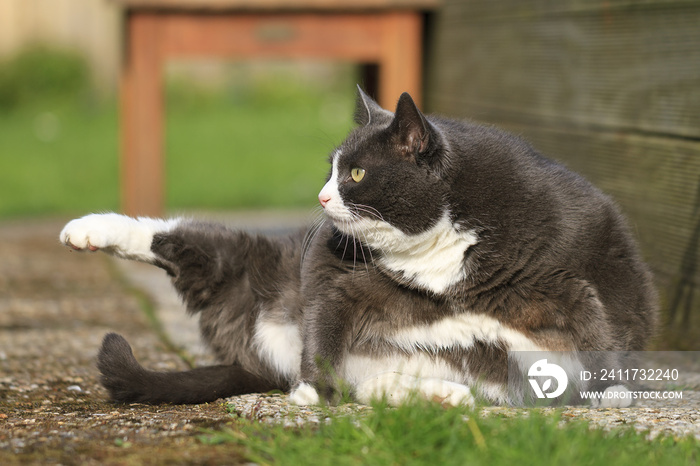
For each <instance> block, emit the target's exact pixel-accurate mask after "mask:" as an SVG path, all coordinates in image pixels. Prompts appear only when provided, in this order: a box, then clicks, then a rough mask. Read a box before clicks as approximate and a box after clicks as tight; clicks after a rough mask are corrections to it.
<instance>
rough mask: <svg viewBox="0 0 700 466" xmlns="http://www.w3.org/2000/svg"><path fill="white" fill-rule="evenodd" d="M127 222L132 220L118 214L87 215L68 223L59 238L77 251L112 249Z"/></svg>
mask: <svg viewBox="0 0 700 466" xmlns="http://www.w3.org/2000/svg"><path fill="white" fill-rule="evenodd" d="M129 220H132V219H129V218H128V217H123V216H122V215H118V214H92V215H87V216H85V217H82V218H78V219H75V220H71V221H70V222H68V224H67V225H66V226H65V227H64V228H63V231H61V235H60V237H59V238H60V240H61V242H62V243H63V244H65V245H66V246H69V247H71V248H73V249H75V250H77V251H81V250H84V249H89V250H91V251H97V250H98V249H104V248H109V247H114V246H117V244H116V242H117V241H118V237H119V236H120V233H121V234H122V235H123V230H125V223H127V222H128V221H129Z"/></svg>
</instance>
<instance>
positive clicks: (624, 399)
mask: <svg viewBox="0 0 700 466" xmlns="http://www.w3.org/2000/svg"><path fill="white" fill-rule="evenodd" d="M591 405H592V406H593V407H594V408H628V407H630V406H632V397H631V396H630V391H629V389H628V388H627V387H625V386H624V385H613V386H611V387H608V388H606V389H605V392H604V396H603V398H602V399H599V400H598V399H594V400H592V402H591Z"/></svg>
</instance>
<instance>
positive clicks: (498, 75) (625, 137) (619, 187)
mask: <svg viewBox="0 0 700 466" xmlns="http://www.w3.org/2000/svg"><path fill="white" fill-rule="evenodd" d="M699 25H700V2H697V1H695V2H690V1H662V0H649V1H646V2H629V1H622V0H613V1H608V2H604V3H603V2H590V1H583V0H561V1H557V2H554V1H552V2H541V1H534V0H501V1H499V2H491V1H487V0H466V1H447V2H445V5H444V7H443V9H442V10H441V12H440V14H439V15H438V16H437V18H436V22H435V27H434V31H435V32H434V37H433V41H432V48H431V51H432V55H431V60H430V62H429V66H428V69H429V76H428V86H427V98H426V101H427V102H428V104H429V110H432V111H437V112H440V113H444V114H449V115H455V116H461V117H466V118H471V119H474V120H478V121H484V122H489V123H495V124H497V125H499V126H502V127H505V128H506V129H510V130H512V131H514V132H516V133H519V134H522V135H524V136H525V137H526V138H527V139H529V140H531V141H532V142H533V144H534V145H535V146H536V147H538V148H539V149H540V150H542V151H543V152H544V153H546V154H547V155H549V156H551V157H553V158H556V159H559V160H560V161H562V162H564V163H565V164H567V165H568V166H570V167H571V168H573V169H574V170H576V171H578V172H580V173H582V174H584V175H585V176H586V177H587V178H589V179H590V180H591V181H593V182H594V183H595V184H596V185H598V186H599V187H601V188H602V189H603V190H604V191H606V192H607V193H609V194H610V195H612V196H613V197H614V198H615V199H616V200H617V201H618V203H619V204H620V205H621V206H622V207H623V210H624V211H625V212H626V213H627V215H628V216H629V218H630V221H631V224H632V225H633V228H634V230H635V233H636V234H637V236H638V238H639V239H640V242H641V244H642V248H643V251H644V254H645V257H646V258H647V260H648V261H649V263H650V264H651V265H652V267H653V269H654V271H655V273H656V276H657V280H658V284H659V287H660V290H661V292H662V298H663V306H664V316H665V317H664V318H665V319H666V322H667V324H668V325H667V330H668V331H667V332H666V337H667V338H666V341H665V342H664V343H663V344H662V346H665V347H683V348H690V347H692V348H694V349H700V338H698V336H699V335H700V290H698V288H700V263H699V261H698V259H699V258H698V256H699V255H700V26H699ZM679 335H680V336H679ZM677 338H680V339H681V340H677Z"/></svg>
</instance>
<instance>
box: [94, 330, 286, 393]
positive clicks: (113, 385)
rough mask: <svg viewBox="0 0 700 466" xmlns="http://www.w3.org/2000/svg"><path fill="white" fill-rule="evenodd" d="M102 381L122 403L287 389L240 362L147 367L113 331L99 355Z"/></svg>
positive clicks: (107, 337) (106, 338)
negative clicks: (174, 368)
mask: <svg viewBox="0 0 700 466" xmlns="http://www.w3.org/2000/svg"><path fill="white" fill-rule="evenodd" d="M97 367H98V369H99V370H100V372H101V373H102V377H101V379H100V380H101V382H102V385H104V387H105V388H106V389H107V390H108V391H109V394H110V395H111V397H112V399H113V400H114V401H117V402H120V403H151V404H157V403H174V404H194V403H206V402H209V401H214V400H216V399H218V398H224V397H228V396H233V395H241V394H244V393H259V392H268V391H270V390H274V389H284V388H285V387H281V386H279V384H275V383H272V382H270V381H268V380H265V379H262V378H261V377H259V376H257V375H255V374H251V373H250V372H247V371H245V370H244V369H243V368H242V367H241V366H240V365H238V364H232V365H222V366H209V367H200V368H196V369H192V370H189V371H182V372H156V371H149V370H147V369H144V368H143V366H141V364H139V363H138V361H137V360H136V358H135V357H134V354H133V353H132V351H131V346H129V343H127V341H126V340H125V339H124V337H122V336H121V335H117V334H116V333H109V334H107V335H106V336H105V338H104V340H103V341H102V347H101V348H100V352H99V354H98V356H97Z"/></svg>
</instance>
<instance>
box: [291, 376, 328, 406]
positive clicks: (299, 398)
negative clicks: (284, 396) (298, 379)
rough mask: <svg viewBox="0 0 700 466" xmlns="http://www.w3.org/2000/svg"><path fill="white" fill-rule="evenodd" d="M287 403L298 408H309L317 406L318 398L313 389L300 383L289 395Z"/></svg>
mask: <svg viewBox="0 0 700 466" xmlns="http://www.w3.org/2000/svg"><path fill="white" fill-rule="evenodd" d="M289 401H291V402H292V403H294V404H295V405H299V406H310V405H317V404H318V403H319V401H320V397H319V396H318V392H317V391H316V389H315V388H314V387H312V386H311V385H309V384H308V383H304V382H302V383H300V384H299V385H298V386H297V387H296V388H294V389H293V390H292V393H290V394H289Z"/></svg>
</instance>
